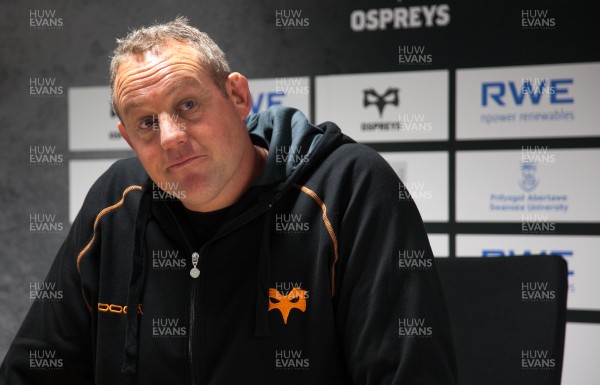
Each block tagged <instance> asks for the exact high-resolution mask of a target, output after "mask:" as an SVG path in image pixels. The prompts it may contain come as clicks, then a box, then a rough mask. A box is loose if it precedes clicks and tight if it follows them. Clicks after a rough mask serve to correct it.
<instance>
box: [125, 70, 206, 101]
mask: <svg viewBox="0 0 600 385" xmlns="http://www.w3.org/2000/svg"><path fill="white" fill-rule="evenodd" d="M190 64H191V65H190ZM190 67H191V68H190ZM137 70H138V71H139V68H138V69H137ZM132 71H133V72H134V74H133V75H131V76H127V74H128V73H131V72H132ZM135 71H136V68H133V69H131V70H128V71H125V73H124V74H123V75H121V77H122V79H123V80H120V81H119V83H118V90H117V95H118V96H122V97H121V99H125V100H126V99H129V98H133V100H132V101H131V102H129V103H126V104H125V108H124V110H123V112H124V113H127V112H128V111H130V110H131V109H133V108H137V107H140V106H141V105H142V103H141V102H140V101H136V99H139V98H140V97H144V95H148V94H149V93H150V92H154V91H155V90H156V88H157V87H158V88H162V87H164V86H163V84H164V82H165V81H168V80H170V79H172V78H175V79H176V80H175V82H174V84H173V85H171V86H169V88H168V89H167V94H172V93H173V92H174V91H176V90H177V89H179V88H181V87H182V86H186V85H194V84H195V85H196V86H197V87H199V88H202V83H201V82H199V81H198V79H197V78H195V77H194V76H192V75H190V74H183V75H182V74H180V73H181V72H184V71H191V72H192V73H194V72H195V73H199V72H201V71H202V69H201V68H200V67H199V66H198V65H197V64H196V63H194V62H191V61H187V60H186V61H185V62H184V63H180V62H179V61H178V62H176V63H175V64H173V63H168V62H167V61H162V62H159V63H156V64H154V65H152V66H151V67H150V68H148V69H145V70H142V72H135ZM178 78H179V79H178ZM148 83H149V84H148ZM149 87H151V88H153V89H152V90H148V88H149ZM136 94H141V95H136ZM123 95H124V96H123ZM122 101H123V100H122Z"/></svg>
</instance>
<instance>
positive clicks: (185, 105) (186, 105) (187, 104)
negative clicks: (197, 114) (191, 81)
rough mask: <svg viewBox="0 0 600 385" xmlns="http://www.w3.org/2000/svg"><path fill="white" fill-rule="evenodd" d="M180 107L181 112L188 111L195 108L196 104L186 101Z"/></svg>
mask: <svg viewBox="0 0 600 385" xmlns="http://www.w3.org/2000/svg"><path fill="white" fill-rule="evenodd" d="M180 106H181V109H182V110H183V111H190V110H192V109H193V108H194V107H196V102H195V101H193V100H186V101H185V102H183V103H181V105H180Z"/></svg>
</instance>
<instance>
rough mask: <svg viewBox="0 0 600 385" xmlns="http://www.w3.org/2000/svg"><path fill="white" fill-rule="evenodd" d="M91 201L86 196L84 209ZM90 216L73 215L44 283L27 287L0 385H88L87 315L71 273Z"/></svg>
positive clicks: (76, 275) (89, 213)
mask: <svg viewBox="0 0 600 385" xmlns="http://www.w3.org/2000/svg"><path fill="white" fill-rule="evenodd" d="M94 201H95V202H97V201H98V199H97V197H96V196H95V194H94V192H93V191H90V193H88V196H87V198H86V202H88V204H87V205H86V204H84V207H86V206H87V207H90V204H89V203H90V202H94ZM93 211H94V209H88V210H87V211H84V210H82V211H81V212H80V213H79V215H78V216H77V219H76V220H75V221H74V223H73V225H72V226H71V229H70V231H69V234H68V236H67V238H66V239H65V241H64V242H63V244H62V246H61V248H60V250H59V251H58V253H57V255H56V257H55V259H54V261H53V263H52V266H51V268H50V271H49V273H48V274H47V276H46V278H45V280H44V281H43V282H31V283H30V293H29V294H30V299H31V300H32V305H31V307H30V310H29V313H28V314H27V316H26V318H25V320H24V322H23V323H22V325H21V327H20V329H19V331H18V333H17V335H16V337H15V339H14V341H13V342H12V344H11V346H10V348H9V350H8V352H7V354H6V357H5V359H4V362H3V363H2V366H1V368H0V384H1V385H5V384H10V385H22V384H78V385H81V384H92V383H93V353H92V351H93V349H92V333H91V312H90V310H89V309H88V305H87V304H86V301H85V299H84V297H83V294H82V285H81V279H80V275H79V272H78V269H77V255H78V253H79V252H80V251H81V250H82V249H83V248H84V247H85V245H86V244H87V243H88V242H89V241H90V239H91V236H92V229H93V220H94V218H93Z"/></svg>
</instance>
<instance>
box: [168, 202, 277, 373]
mask: <svg viewBox="0 0 600 385" xmlns="http://www.w3.org/2000/svg"><path fill="white" fill-rule="evenodd" d="M271 205H272V203H271V202H265V203H264V204H262V205H258V206H255V207H254V208H252V209H250V210H248V211H246V212H245V213H243V214H242V215H240V216H239V217H238V220H237V221H236V223H235V224H234V225H232V226H230V227H228V226H225V227H224V228H221V231H217V233H216V234H215V235H214V236H213V238H212V239H210V240H208V241H207V242H206V243H205V244H204V245H202V247H201V248H200V250H199V251H198V252H194V251H193V248H192V245H191V243H190V242H189V241H188V239H187V237H186V235H185V232H184V231H183V229H182V228H181V224H180V223H179V220H178V219H177V217H176V216H175V214H174V213H173V212H172V211H171V209H170V208H169V207H168V206H167V208H168V209H167V212H168V213H169V214H170V216H171V218H172V219H173V221H174V222H175V225H176V226H177V227H178V229H179V231H180V233H181V234H182V235H183V239H184V240H185V242H186V246H187V247H188V250H189V252H191V253H192V254H191V258H192V266H193V267H192V268H191V269H190V277H192V279H191V283H190V306H189V312H190V316H189V322H190V323H189V334H188V359H189V368H190V369H189V374H190V383H191V384H192V385H196V376H195V371H194V343H193V341H194V329H195V328H194V326H195V323H196V311H195V304H196V286H197V285H199V284H200V281H199V280H198V279H197V278H199V277H200V274H201V273H202V272H201V269H200V268H199V267H198V266H199V265H201V264H200V260H201V256H202V255H203V252H202V251H203V250H204V249H206V246H208V245H209V244H210V243H212V242H213V241H215V240H216V239H219V238H221V237H223V236H225V235H227V234H229V233H231V232H232V231H234V230H236V229H237V228H239V227H242V226H243V225H245V224H246V223H248V222H249V221H251V220H252V219H254V218H256V217H258V216H260V215H261V214H263V213H264V212H266V211H268V210H269V208H270V207H271Z"/></svg>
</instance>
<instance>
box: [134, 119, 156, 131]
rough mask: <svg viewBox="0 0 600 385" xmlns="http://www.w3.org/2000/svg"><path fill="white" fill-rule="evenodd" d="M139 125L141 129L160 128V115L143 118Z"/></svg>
mask: <svg viewBox="0 0 600 385" xmlns="http://www.w3.org/2000/svg"><path fill="white" fill-rule="evenodd" d="M138 127H139V129H140V130H141V131H150V130H155V129H158V117H157V116H148V117H147V118H144V119H142V121H141V122H140V124H139V126H138Z"/></svg>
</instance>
